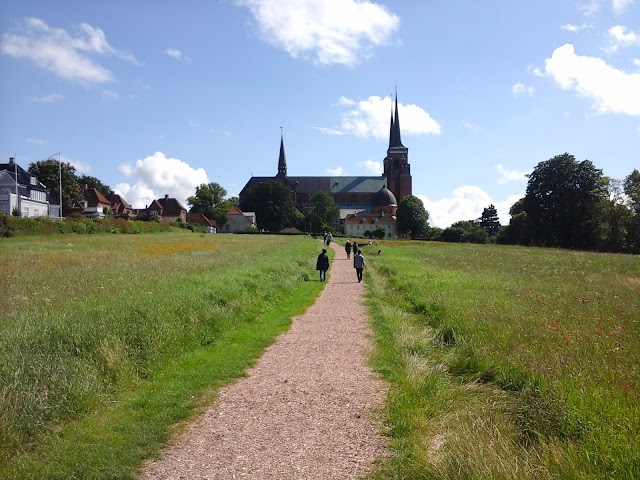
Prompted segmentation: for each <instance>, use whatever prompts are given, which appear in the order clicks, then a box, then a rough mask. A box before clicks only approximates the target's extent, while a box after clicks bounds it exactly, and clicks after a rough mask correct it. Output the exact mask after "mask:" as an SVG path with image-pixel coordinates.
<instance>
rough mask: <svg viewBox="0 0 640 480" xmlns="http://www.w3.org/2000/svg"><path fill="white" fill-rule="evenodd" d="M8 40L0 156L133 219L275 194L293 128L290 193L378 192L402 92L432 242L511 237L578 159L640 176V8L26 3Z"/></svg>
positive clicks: (549, 2) (14, 6) (328, 1)
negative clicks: (61, 173) (540, 183)
mask: <svg viewBox="0 0 640 480" xmlns="http://www.w3.org/2000/svg"><path fill="white" fill-rule="evenodd" d="M0 33H1V35H2V37H1V38H0V42H1V43H0V105H1V109H0V110H1V114H0V156H1V157H2V158H4V159H5V160H6V159H7V158H8V157H10V156H15V157H16V158H17V161H18V163H19V164H20V165H21V166H23V167H24V168H27V167H28V165H29V163H31V162H34V161H38V160H42V159H45V158H47V157H49V156H50V155H53V154H57V153H58V152H59V153H60V155H61V158H62V159H63V160H64V161H68V162H71V163H72V164H73V165H75V167H76V169H77V171H78V172H79V173H86V174H88V175H93V176H96V177H98V178H100V179H101V180H102V181H103V182H105V183H107V184H108V185H110V186H111V187H112V188H113V189H115V190H116V191H117V192H118V193H120V194H122V195H124V197H125V198H126V199H127V200H128V201H129V202H130V203H132V205H133V206H134V207H139V208H140V207H144V206H145V205H146V204H148V203H150V202H151V201H152V200H153V199H154V198H159V197H163V196H164V195H165V194H169V195H170V196H174V197H176V198H178V199H180V200H181V201H184V199H185V198H186V197H187V196H189V195H192V194H193V193H194V191H195V187H196V186H197V185H200V184H201V183H206V182H217V183H219V184H220V185H222V186H223V187H224V188H225V189H226V190H227V192H228V194H229V196H231V195H237V194H238V192H239V191H240V190H241V189H242V187H243V186H244V184H245V183H246V181H247V180H248V179H249V178H250V176H251V175H256V176H269V175H275V174H276V172H277V161H278V149H279V144H280V128H281V127H282V129H283V131H284V140H285V149H286V154H287V163H288V173H289V174H290V175H296V176H298V175H311V176H313V175H375V174H379V173H380V172H381V167H382V160H383V159H384V157H385V155H386V149H387V146H388V132H389V101H390V95H391V94H392V93H393V92H394V88H395V87H396V85H397V88H398V101H399V104H400V125H401V128H402V140H403V143H404V145H405V146H406V147H408V148H409V161H410V163H411V172H412V175H413V193H414V194H415V195H418V196H419V197H420V198H422V199H423V201H424V203H425V206H426V208H427V210H428V211H429V213H430V215H431V224H432V225H434V226H439V227H446V226H449V225H450V224H451V223H453V222H455V221H457V220H468V219H472V218H477V217H479V216H480V215H481V213H482V209H483V208H485V207H487V206H488V205H489V204H491V203H493V204H495V205H496V206H497V207H498V211H499V213H500V217H501V220H502V222H503V223H506V222H508V218H509V216H508V210H509V208H510V207H511V205H512V204H513V203H514V202H515V201H516V200H517V199H518V198H520V197H522V195H523V194H524V192H525V189H526V184H527V183H526V182H527V180H526V177H525V174H526V173H528V172H530V171H531V170H532V169H533V168H534V167H535V165H537V163H538V162H541V161H545V160H548V159H549V158H551V157H553V156H555V155H559V154H562V153H565V152H568V153H570V154H572V155H574V156H575V157H576V159H577V160H591V161H592V162H593V163H594V164H595V165H596V167H598V168H601V169H602V170H603V172H604V174H605V175H608V176H610V177H613V178H618V179H623V178H624V177H625V176H627V175H628V174H630V173H631V171H632V170H633V169H634V168H640V153H638V152H640V0H535V1H533V0H531V1H516V0H485V1H481V2H480V1H477V0H450V1H438V2H435V1H406V0H405V1H400V0H391V1H371V2H364V1H355V0H211V1H206V0H183V1H178V0H171V1H169V0H154V1H151V0H138V1H133V2H132V1H123V0H111V1H109V2H87V1H85V0H60V1H55V2H52V1H50V0H22V1H20V2H18V1H11V2H2V5H1V6H0ZM55 158H57V155H56V157H55Z"/></svg>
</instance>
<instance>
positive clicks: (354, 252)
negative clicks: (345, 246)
mask: <svg viewBox="0 0 640 480" xmlns="http://www.w3.org/2000/svg"><path fill="white" fill-rule="evenodd" d="M351 248H352V249H353V255H354V256H355V254H356V253H358V242H353V245H351Z"/></svg>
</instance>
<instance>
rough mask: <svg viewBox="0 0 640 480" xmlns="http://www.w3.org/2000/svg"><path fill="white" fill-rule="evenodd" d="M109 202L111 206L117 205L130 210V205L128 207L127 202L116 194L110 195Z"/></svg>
mask: <svg viewBox="0 0 640 480" xmlns="http://www.w3.org/2000/svg"><path fill="white" fill-rule="evenodd" d="M109 201H110V202H111V204H112V205H116V204H118V203H119V204H120V205H122V206H123V207H124V208H131V205H129V203H127V201H126V200H125V199H124V198H122V196H121V195H118V194H117V193H112V194H111V195H109Z"/></svg>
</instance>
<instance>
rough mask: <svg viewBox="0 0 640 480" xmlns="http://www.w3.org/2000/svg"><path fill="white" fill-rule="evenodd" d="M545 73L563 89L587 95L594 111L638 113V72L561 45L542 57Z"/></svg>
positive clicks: (639, 112)
mask: <svg viewBox="0 0 640 480" xmlns="http://www.w3.org/2000/svg"><path fill="white" fill-rule="evenodd" d="M545 70H546V73H547V74H548V75H549V76H551V77H553V79H554V80H555V81H556V83H557V84H558V85H559V86H560V87H561V88H562V89H564V90H573V91H575V92H576V93H577V94H578V95H579V96H581V97H585V98H589V99H591V101H592V102H593V108H594V110H595V111H596V112H597V113H601V114H602V113H623V114H627V115H634V116H635V115H640V95H638V92H640V72H636V73H627V72H625V71H623V70H619V69H617V68H615V67H612V66H611V65H609V64H607V63H606V62H605V61H604V60H602V59H601V58H598V57H588V56H581V55H576V53H575V50H574V48H573V45H571V44H565V45H563V46H561V47H558V48H556V49H555V51H554V52H553V54H552V56H551V58H548V59H547V60H545Z"/></svg>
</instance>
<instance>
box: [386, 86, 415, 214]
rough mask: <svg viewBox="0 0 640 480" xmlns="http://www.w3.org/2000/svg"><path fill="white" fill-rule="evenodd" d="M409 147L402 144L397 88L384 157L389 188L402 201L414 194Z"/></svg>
mask: <svg viewBox="0 0 640 480" xmlns="http://www.w3.org/2000/svg"><path fill="white" fill-rule="evenodd" d="M408 154H409V149H408V148H407V147H405V146H404V145H402V140H401V138H400V117H399V116H398V91H397V89H396V100H395V115H394V112H393V109H392V110H391V125H390V127H389V148H388V149H387V156H386V157H385V159H384V173H383V175H384V177H385V178H386V180H387V188H388V189H389V190H391V191H392V192H393V193H394V194H395V196H396V199H397V201H398V203H400V202H401V201H402V199H403V198H404V197H406V196H407V195H411V194H412V182H411V166H410V165H409V160H408Z"/></svg>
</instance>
